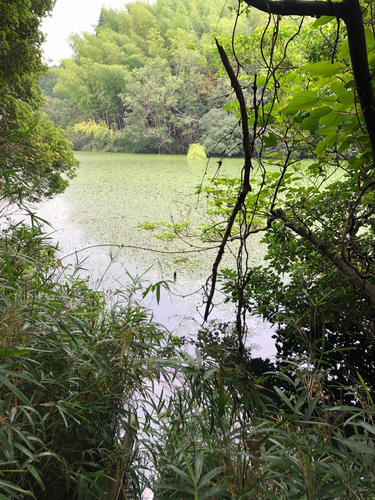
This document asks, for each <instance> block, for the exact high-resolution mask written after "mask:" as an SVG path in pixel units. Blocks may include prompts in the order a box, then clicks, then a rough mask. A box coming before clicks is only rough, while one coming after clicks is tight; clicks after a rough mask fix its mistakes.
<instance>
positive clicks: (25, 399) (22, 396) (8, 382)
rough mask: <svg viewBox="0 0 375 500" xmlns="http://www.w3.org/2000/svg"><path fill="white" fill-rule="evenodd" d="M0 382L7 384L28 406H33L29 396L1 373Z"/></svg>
mask: <svg viewBox="0 0 375 500" xmlns="http://www.w3.org/2000/svg"><path fill="white" fill-rule="evenodd" d="M0 382H2V383H3V384H4V385H6V386H7V387H8V388H9V389H10V390H11V391H12V392H13V393H14V394H15V395H16V396H17V397H18V398H19V399H20V400H21V401H22V402H23V403H25V404H26V405H28V406H31V403H30V401H29V400H28V399H27V397H26V396H25V395H24V394H23V393H22V392H21V391H20V390H19V389H17V387H15V386H14V385H13V384H12V383H11V382H10V381H9V380H8V379H7V378H5V377H3V376H2V375H0Z"/></svg>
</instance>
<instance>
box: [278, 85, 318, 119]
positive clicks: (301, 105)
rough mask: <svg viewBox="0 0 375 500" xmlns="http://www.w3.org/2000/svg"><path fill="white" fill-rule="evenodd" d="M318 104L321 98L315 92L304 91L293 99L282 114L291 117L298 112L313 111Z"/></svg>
mask: <svg viewBox="0 0 375 500" xmlns="http://www.w3.org/2000/svg"><path fill="white" fill-rule="evenodd" d="M318 103H319V97H318V96H317V94H316V93H315V92H313V91H312V90H310V89H307V90H302V92H299V93H298V94H296V95H295V96H294V97H293V99H292V101H291V102H290V103H289V104H288V106H286V107H285V108H284V109H283V110H282V112H283V113H284V114H285V115H287V116H291V115H294V114H295V113H297V112H298V111H301V110H306V109H307V110H308V109H311V108H312V107H314V106H316V105H317V104H318Z"/></svg>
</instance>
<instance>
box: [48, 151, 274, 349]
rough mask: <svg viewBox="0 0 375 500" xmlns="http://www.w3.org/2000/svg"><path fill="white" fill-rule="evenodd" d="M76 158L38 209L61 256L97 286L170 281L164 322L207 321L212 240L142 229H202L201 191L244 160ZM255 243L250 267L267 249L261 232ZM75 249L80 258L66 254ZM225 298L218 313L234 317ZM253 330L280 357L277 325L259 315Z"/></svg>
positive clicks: (230, 260)
mask: <svg viewBox="0 0 375 500" xmlns="http://www.w3.org/2000/svg"><path fill="white" fill-rule="evenodd" d="M76 157H77V159H78V160H79V161H80V162H81V166H80V168H79V170H78V172H77V177H76V178H74V179H73V180H72V181H71V183H70V186H69V188H68V189H67V190H66V192H65V193H63V194H61V195H58V196H56V197H55V198H54V199H52V200H49V201H47V202H44V203H42V204H40V206H39V208H38V214H39V215H40V216H41V217H43V218H45V219H46V220H48V221H49V222H50V223H51V224H52V226H53V228H54V230H55V233H54V235H53V237H54V238H55V239H56V240H58V241H59V242H60V250H61V258H62V259H65V261H66V262H67V261H70V262H72V261H74V260H76V259H79V260H80V261H84V262H83V263H82V268H85V269H86V270H87V271H86V272H87V273H88V274H89V275H90V277H91V282H92V285H93V286H97V287H101V288H107V289H108V288H113V289H114V288H118V287H120V286H124V285H125V284H126V282H127V281H128V280H129V277H128V274H127V273H129V274H130V275H131V276H133V277H136V276H138V277H142V280H146V281H147V280H148V282H156V281H159V280H161V279H165V280H170V281H171V282H172V283H173V287H172V288H173V290H172V291H173V295H171V296H168V294H166V293H165V294H164V295H163V297H162V302H161V305H160V306H159V307H158V308H156V307H155V316H156V319H157V320H158V321H160V322H163V323H164V324H166V326H168V327H171V328H176V327H177V326H178V325H180V324H181V323H184V324H185V326H184V328H185V331H186V329H188V330H189V331H190V332H191V331H192V330H194V328H193V327H191V325H189V326H186V317H187V316H188V317H193V318H194V320H195V321H196V322H197V323H196V324H198V323H199V321H200V314H199V311H200V309H199V306H200V305H201V304H202V300H203V296H202V291H201V287H202V286H203V285H204V283H205V280H206V279H207V277H208V276H209V275H210V273H211V267H212V262H213V260H214V258H215V255H216V249H211V250H207V249H206V248H207V246H208V245H206V244H203V243H202V242H201V241H199V239H197V238H195V237H194V236H193V235H190V236H188V237H187V238H184V239H179V238H174V239H172V240H167V239H156V238H155V237H154V236H153V233H152V232H151V231H147V230H144V229H143V230H140V229H138V228H137V226H138V224H139V223H144V222H159V221H165V222H179V221H181V220H184V221H189V222H191V226H192V228H194V227H196V226H197V225H198V224H199V223H200V222H202V221H204V218H205V216H206V215H205V213H206V209H207V205H206V203H207V200H206V198H205V197H204V196H200V197H199V198H198V197H197V195H195V194H194V193H195V188H196V186H198V185H200V184H201V183H202V182H203V184H207V183H208V182H209V181H208V179H209V178H212V177H214V176H215V175H217V174H218V173H219V175H220V176H222V177H240V175H241V169H242V167H243V160H241V159H231V160H226V161H225V162H224V163H223V165H222V166H221V168H220V171H219V172H218V171H217V168H218V164H217V162H215V161H214V160H211V162H210V163H209V164H208V165H207V162H206V161H191V160H187V158H186V157H184V156H177V155H130V154H120V153H89V152H77V153H76ZM249 248H250V265H256V264H259V263H260V262H261V261H262V257H263V255H264V250H265V249H264V247H263V246H262V245H260V244H259V236H258V235H255V236H254V237H253V239H252V240H251V241H250V244H249ZM82 249H86V250H83V251H82ZM74 252H78V253H77V254H74ZM69 254H73V255H70V256H69V257H66V256H67V255H69ZM234 265H235V260H234V256H233V255H231V252H229V251H227V252H226V254H225V259H224V262H223V264H222V268H223V267H233V266H234ZM174 271H176V273H177V279H176V281H175V282H174V281H173V274H174ZM81 272H84V271H81ZM194 292H196V293H194ZM222 301H223V296H222V295H221V294H220V293H217V295H216V303H217V305H218V307H217V308H215V310H214V313H213V317H217V318H219V319H220V320H230V319H232V314H233V311H232V309H231V307H230V306H229V305H225V304H223V303H222ZM151 305H152V306H153V307H154V305H155V304H154V303H152V304H151ZM250 330H251V333H253V334H255V335H258V337H257V338H254V339H253V340H254V342H255V343H259V344H261V345H262V353H263V354H264V353H266V354H272V353H273V352H274V347H273V342H272V340H270V330H269V327H268V326H267V325H265V324H264V323H263V322H262V321H261V320H257V319H252V320H251V322H250ZM181 331H183V329H182V328H181ZM195 331H196V327H195ZM260 335H261V337H259V336H260Z"/></svg>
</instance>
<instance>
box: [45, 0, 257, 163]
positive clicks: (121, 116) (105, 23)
mask: <svg viewBox="0 0 375 500" xmlns="http://www.w3.org/2000/svg"><path fill="white" fill-rule="evenodd" d="M235 15H236V13H235V11H234V10H233V9H232V8H231V9H230V10H229V9H224V10H223V11H221V8H220V7H219V6H218V5H217V4H216V3H215V2H214V1H213V0H209V1H208V2H202V1H201V0H192V1H189V2H187V3H186V2H185V3H184V4H183V5H182V4H180V2H174V3H173V2H172V3H169V4H165V2H164V1H163V0H158V1H157V2H156V3H155V4H154V5H145V4H143V3H140V2H135V3H134V4H129V5H128V6H127V8H126V10H119V11H116V10H113V9H105V8H103V9H102V11H101V15H100V19H99V22H98V25H97V27H96V33H95V35H91V34H88V33H85V34H84V35H73V36H72V37H71V43H72V48H73V50H74V58H73V60H70V59H66V60H64V61H63V62H62V65H61V67H60V68H57V69H55V68H54V70H53V74H54V75H57V84H56V85H55V87H54V93H55V95H58V96H59V97H61V96H63V97H64V98H65V99H69V101H73V102H74V103H75V104H76V105H77V106H78V107H79V108H80V110H81V111H82V113H83V114H84V121H85V122H86V123H87V122H89V121H92V120H93V121H95V123H97V124H99V123H103V122H105V123H106V126H107V128H108V130H111V132H112V133H111V135H110V138H109V141H107V142H106V143H105V144H104V143H103V144H99V145H98V144H97V142H96V141H95V140H93V139H92V136H91V133H90V132H87V133H86V132H85V131H83V130H81V131H80V133H79V134H77V133H76V132H75V133H74V134H72V135H71V136H70V138H71V140H72V141H73V142H74V147H75V148H76V149H97V148H98V147H99V148H101V149H104V150H108V151H127V152H140V153H158V152H166V153H184V154H186V153H187V151H188V148H189V145H190V144H192V143H198V142H199V140H200V138H201V136H202V128H201V118H202V117H203V116H204V115H205V114H206V113H207V111H208V109H209V108H212V107H214V108H220V106H221V105H222V104H225V103H226V98H225V97H224V99H223V97H222V96H223V95H225V94H226V93H227V92H228V85H227V84H226V85H223V83H222V80H223V79H221V81H219V80H220V79H218V78H217V77H216V75H215V72H216V67H215V66H216V63H214V64H213V61H212V59H213V58H212V54H211V53H210V51H211V49H212V36H211V35H209V33H211V32H213V31H218V32H220V33H222V34H223V35H225V36H228V37H229V36H230V34H231V33H232V30H233V23H234V18H235ZM254 19H257V20H258V22H259V21H260V19H259V16H255V17H254ZM254 24H256V21H254V20H252V22H251V23H249V26H247V24H246V23H245V21H244V20H243V19H242V18H240V19H239V21H238V25H239V26H240V27H243V29H246V30H247V31H250V30H251V29H252V28H251V27H250V25H251V26H253V25H254ZM188 47H189V48H188ZM44 85H45V87H46V91H47V82H44ZM48 89H49V87H48ZM48 91H49V90H48ZM223 100H224V102H222V101H223ZM225 116H227V114H225ZM62 120H63V117H61V124H63V121H62ZM80 121H82V120H80ZM232 121H233V120H232ZM229 122H230V120H226V123H225V127H226V128H228V127H230V126H231V125H230V123H229ZM76 123H77V122H76ZM64 126H65V125H64ZM206 128H207V127H206ZM216 133H217V134H220V131H219V129H217V132H216ZM205 134H206V133H205V132H203V136H204V137H205ZM207 140H208V142H209V141H210V140H211V142H212V139H210V138H208V139H207ZM201 142H203V141H201ZM210 147H211V148H212V147H213V145H212V144H210ZM222 149H223V148H221V150H222ZM221 150H220V151H219V153H218V154H221ZM239 152H240V150H239V149H238V148H237V149H236V151H235V153H236V154H238V153H239ZM216 153H217V151H215V154H216ZM230 154H233V151H231V152H230Z"/></svg>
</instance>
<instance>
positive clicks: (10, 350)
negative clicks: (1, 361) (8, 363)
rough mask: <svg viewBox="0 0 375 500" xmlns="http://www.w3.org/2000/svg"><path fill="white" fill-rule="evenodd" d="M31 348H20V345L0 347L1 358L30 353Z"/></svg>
mask: <svg viewBox="0 0 375 500" xmlns="http://www.w3.org/2000/svg"><path fill="white" fill-rule="evenodd" d="M29 352H30V349H19V348H18V347H0V358H7V357H9V356H23V355H24V354H28V353H29Z"/></svg>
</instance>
